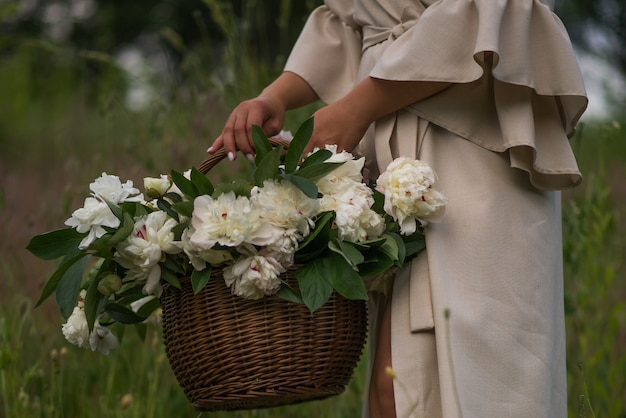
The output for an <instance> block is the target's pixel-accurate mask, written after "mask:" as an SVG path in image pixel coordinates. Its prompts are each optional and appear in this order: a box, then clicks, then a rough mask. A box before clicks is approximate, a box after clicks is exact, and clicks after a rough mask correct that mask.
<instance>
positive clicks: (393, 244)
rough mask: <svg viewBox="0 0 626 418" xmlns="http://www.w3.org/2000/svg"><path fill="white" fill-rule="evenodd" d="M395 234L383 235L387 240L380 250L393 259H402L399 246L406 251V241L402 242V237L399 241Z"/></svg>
mask: <svg viewBox="0 0 626 418" xmlns="http://www.w3.org/2000/svg"><path fill="white" fill-rule="evenodd" d="M394 235H395V234H385V235H383V237H384V238H385V242H384V244H383V245H382V246H381V247H380V251H382V252H384V253H385V254H386V255H387V256H388V257H389V258H390V259H392V260H393V261H398V260H400V254H399V252H400V248H399V246H401V247H402V252H403V253H404V243H403V242H402V239H400V242H397V241H396V238H394ZM397 238H400V237H399V236H397Z"/></svg>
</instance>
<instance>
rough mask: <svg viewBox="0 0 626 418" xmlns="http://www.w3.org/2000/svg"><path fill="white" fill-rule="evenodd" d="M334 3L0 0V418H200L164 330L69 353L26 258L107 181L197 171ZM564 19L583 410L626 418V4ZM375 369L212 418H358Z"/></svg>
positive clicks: (572, 352) (40, 268)
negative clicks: (578, 85)
mask: <svg viewBox="0 0 626 418" xmlns="http://www.w3.org/2000/svg"><path fill="white" fill-rule="evenodd" d="M321 3H322V1H321V0H299V1H289V0H265V1H260V0H235V1H229V0H176V1H174V0H151V1H148V0H135V1H121V0H45V1H44V0H19V1H18V0H0V237H1V238H2V239H0V418H4V417H6V418H14V417H15V418H21V417H24V416H28V417H31V416H32V417H46V418H49V417H70V416H72V417H75V416H81V417H83V416H84V417H87V416H89V417H146V416H150V417H167V418H170V417H192V416H197V413H194V412H193V410H192V409H191V408H190V407H189V405H188V404H187V403H186V401H185V398H184V395H183V394H182V393H181V391H180V389H179V387H178V385H177V383H176V381H175V380H174V378H173V375H172V373H171V371H170V369H169V367H168V365H167V361H165V359H164V353H163V349H162V345H161V344H160V343H159V338H158V330H156V331H154V332H155V334H154V335H153V337H154V338H149V339H148V340H147V341H146V342H142V341H140V340H139V339H138V338H137V337H136V336H134V335H128V336H126V337H125V338H124V340H123V341H122V347H121V348H120V349H119V350H116V352H115V353H113V354H111V355H110V356H109V357H102V356H100V355H99V354H97V353H91V352H87V351H84V350H79V349H77V348H76V347H73V346H70V345H69V344H67V343H66V342H65V341H64V340H63V337H62V335H61V333H60V323H61V318H60V317H59V314H58V312H57V310H56V307H55V306H54V301H48V302H46V303H45V304H44V305H42V306H41V307H39V308H37V309H34V308H33V301H34V300H36V299H37V297H38V295H39V292H40V290H41V286H42V284H43V283H44V281H45V278H46V277H47V275H48V274H50V272H51V271H52V270H53V269H52V266H50V265H48V264H49V263H44V262H42V261H40V260H37V259H35V257H34V256H32V255H30V254H29V253H27V252H26V250H25V247H26V245H27V243H28V240H29V239H30V238H31V237H32V236H34V235H35V234H39V233H41V232H43V231H46V230H51V229H56V228H60V227H62V226H63V222H64V221H65V219H66V218H67V217H68V216H69V214H70V213H71V211H72V210H74V209H75V208H77V207H80V205H81V204H82V201H83V199H84V197H85V196H86V194H87V185H88V183H89V182H90V181H92V179H94V178H96V177H97V176H99V175H100V174H101V173H102V172H103V171H107V172H109V173H114V174H117V175H119V176H120V177H121V178H122V179H132V180H133V181H134V182H135V184H137V185H141V183H142V178H143V177H144V176H155V175H158V174H159V173H167V172H169V170H170V169H176V170H179V171H182V170H185V169H187V168H188V167H190V166H191V165H193V164H196V163H198V162H200V161H201V160H202V159H203V158H204V155H205V150H206V148H207V146H208V145H210V143H211V142H212V140H213V138H215V136H217V134H218V133H219V132H220V130H221V127H222V125H223V123H224V121H225V120H226V116H227V115H228V113H229V110H230V109H231V108H232V107H233V106H235V105H236V104H237V103H238V102H239V101H241V100H243V99H246V98H249V97H252V96H254V95H256V94H258V93H259V91H260V90H261V89H262V88H263V87H264V86H265V85H266V84H267V83H268V82H270V81H271V80H272V79H273V78H274V77H275V76H276V75H278V74H279V73H280V71H281V69H282V66H283V64H284V61H285V59H286V57H287V55H288V53H289V51H290V49H291V46H292V45H293V43H294V42H295V40H296V38H297V35H298V33H299V31H300V29H301V28H302V25H303V24H304V22H305V19H306V16H307V14H308V13H309V12H310V11H311V10H312V9H313V8H315V7H316V6H317V5H319V4H321ZM557 11H558V14H559V16H560V17H561V19H562V20H563V22H564V24H565V26H566V27H567V28H568V30H569V33H570V36H571V38H572V40H573V41H574V43H575V46H576V48H577V51H578V53H579V56H580V59H581V62H582V63H583V70H584V71H585V76H586V77H587V81H588V85H589V88H590V94H591V96H592V105H597V107H595V109H596V110H595V111H594V112H588V113H587V114H586V115H585V116H584V118H583V121H582V123H581V124H580V126H579V128H578V133H577V135H576V137H575V138H573V139H572V144H573V146H574V149H575V152H576V155H577V158H578V160H579V163H580V167H581V170H582V171H583V174H584V176H585V182H584V184H583V185H582V186H580V187H578V188H577V189H575V190H570V191H566V192H565V193H564V195H563V196H564V197H563V200H564V256H565V269H566V289H565V293H566V300H565V302H566V309H567V310H566V319H567V333H568V347H567V349H568V382H569V391H570V392H569V403H570V416H571V417H579V418H580V417H596V416H597V417H611V418H612V417H626V349H625V348H626V306H625V303H624V300H626V284H625V281H624V264H623V259H624V255H625V251H626V250H625V249H626V245H625V242H624V238H623V237H624V236H626V234H625V233H626V225H625V223H624V219H625V213H624V211H625V208H626V186H625V185H626V181H625V180H626V174H625V172H626V171H625V170H626V144H625V142H624V139H625V137H626V135H625V133H624V123H625V122H626V114H625V109H626V107H625V105H626V82H625V81H624V74H626V49H625V48H623V45H626V4H624V2H623V1H622V0H561V1H559V0H557ZM317 106H319V104H315V105H312V106H310V107H306V108H304V109H300V110H298V111H293V112H290V113H289V115H288V119H287V122H286V126H285V129H295V128H296V127H297V126H298V125H299V124H300V122H302V120H304V119H305V118H306V117H308V116H309V115H310V114H311V113H312V112H313V111H314V109H315V108H316V107H317ZM590 110H591V109H590ZM222 171H223V170H222ZM211 174H212V175H215V176H220V175H221V171H220V170H219V169H216V170H215V172H214V173H211ZM138 347H139V348H140V349H139V350H138V349H137V348H138ZM363 375H364V365H361V366H360V367H359V370H357V377H356V378H355V380H354V382H352V383H351V385H350V387H349V388H348V391H347V392H346V393H345V394H344V395H341V396H340V397H338V398H335V399H331V400H328V401H323V402H317V403H313V404H310V405H309V404H307V405H302V406H297V407H293V408H286V409H278V410H267V411H251V412H241V413H230V414H228V413H225V414H211V416H216V417H221V416H229V417H253V416H254V417H272V416H274V417H284V416H297V417H327V416H333V417H335V416H336V417H350V418H352V417H355V416H358V410H359V408H360V399H361V397H362V390H363V381H362V380H363Z"/></svg>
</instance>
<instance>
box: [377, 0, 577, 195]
mask: <svg viewBox="0 0 626 418" xmlns="http://www.w3.org/2000/svg"><path fill="white" fill-rule="evenodd" d="M381 47H382V48H383V49H384V52H383V53H382V54H381V56H380V58H379V60H378V61H377V64H376V65H375V66H374V68H373V69H372V70H371V72H370V73H369V75H370V76H372V77H375V78H381V79H387V80H397V81H443V82H451V83H453V86H452V87H450V88H449V89H447V90H445V91H444V92H442V93H439V94H437V95H435V96H433V97H431V98H429V99H426V100H423V101H420V102H418V103H415V104H414V105H412V106H410V108H409V110H410V111H412V112H413V113H416V114H417V115H419V116H421V117H423V118H425V119H427V120H429V121H430V122H432V123H435V124H437V125H439V126H442V127H444V128H446V129H448V130H450V131H452V132H454V133H456V134H458V135H460V136H462V137H464V138H466V139H468V140H470V141H472V142H474V143H476V144H477V145H480V146H482V147H484V148H487V149H490V150H492V151H496V152H505V151H508V154H509V158H510V163H511V166H512V167H515V168H519V169H522V170H525V171H527V172H528V173H529V176H530V181H531V183H532V184H533V185H535V186H536V187H537V188H539V189H546V190H553V189H562V188H566V187H572V186H575V185H577V184H579V183H580V182H581V181H582V176H581V174H580V172H579V170H578V166H577V164H576V160H575V158H574V155H573V152H572V150H571V147H570V145H569V142H568V140H567V138H568V137H570V136H572V135H573V134H574V128H575V125H576V123H577V122H578V120H579V118H580V116H581V115H582V113H583V112H584V110H585V108H586V106H587V98H586V93H585V87H584V83H583V79H582V75H581V73H580V69H579V65H578V61H577V59H576V56H575V53H574V50H573V47H572V45H571V42H570V39H569V36H568V35H567V32H566V30H565V28H564V27H563V24H562V23H561V21H560V20H559V18H558V17H557V16H556V15H555V14H554V13H553V12H552V10H551V9H550V7H549V6H548V5H546V4H544V3H542V2H541V1H539V0H532V1H527V0H509V1H505V2H502V1H500V2H495V1H493V0H441V1H439V2H436V3H434V4H433V5H431V6H429V7H428V8H426V10H425V11H424V12H423V13H422V14H421V16H420V17H419V19H418V20H417V22H416V23H415V24H414V25H413V26H411V27H410V28H408V29H407V30H406V31H405V32H403V33H402V34H400V35H399V36H397V37H395V36H394V37H393V38H390V41H389V42H387V44H386V45H381ZM426 57H427V58H426Z"/></svg>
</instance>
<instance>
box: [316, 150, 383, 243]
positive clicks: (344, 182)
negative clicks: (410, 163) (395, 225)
mask: <svg viewBox="0 0 626 418" xmlns="http://www.w3.org/2000/svg"><path fill="white" fill-rule="evenodd" d="M326 149H328V150H330V151H331V152H333V156H332V157H331V158H329V159H328V160H327V161H328V162H343V163H344V164H343V165H341V166H339V167H338V168H336V169H335V170H333V171H332V172H331V173H330V174H328V175H326V176H324V177H323V178H321V179H320V180H318V182H317V187H318V189H319V191H320V193H322V196H323V197H322V198H321V201H320V209H321V211H335V213H336V214H337V216H336V218H335V224H336V226H337V229H338V230H339V238H340V239H341V240H343V241H350V242H362V241H367V240H370V239H375V238H378V237H379V236H380V235H381V234H382V233H383V231H384V230H385V222H384V220H383V218H382V217H381V216H380V215H379V214H378V213H376V212H375V211H373V210H372V209H371V206H372V204H373V203H374V197H373V191H372V189H370V188H369V187H368V186H367V185H366V184H364V183H363V175H362V170H363V165H364V164H365V159H364V158H359V159H354V157H353V156H352V154H350V153H349V152H346V151H342V152H340V153H337V146H336V145H328V146H327V147H326Z"/></svg>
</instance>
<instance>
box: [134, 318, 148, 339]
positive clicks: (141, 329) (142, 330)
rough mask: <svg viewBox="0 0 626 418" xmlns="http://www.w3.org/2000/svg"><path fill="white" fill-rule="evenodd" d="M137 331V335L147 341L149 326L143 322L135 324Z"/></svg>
mask: <svg viewBox="0 0 626 418" xmlns="http://www.w3.org/2000/svg"><path fill="white" fill-rule="evenodd" d="M135 331H137V336H139V339H140V340H141V341H142V342H144V341H146V336H147V335H148V326H147V325H146V324H144V323H143V322H140V323H138V324H135Z"/></svg>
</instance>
